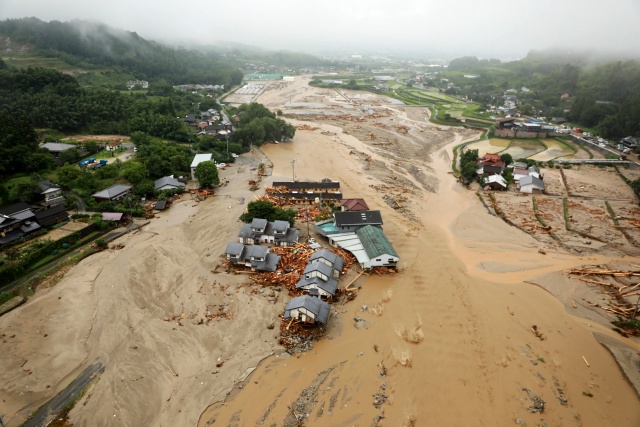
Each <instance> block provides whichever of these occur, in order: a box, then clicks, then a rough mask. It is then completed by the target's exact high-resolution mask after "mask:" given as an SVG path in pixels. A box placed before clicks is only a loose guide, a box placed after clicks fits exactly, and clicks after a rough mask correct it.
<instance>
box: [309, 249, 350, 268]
mask: <svg viewBox="0 0 640 427" xmlns="http://www.w3.org/2000/svg"><path fill="white" fill-rule="evenodd" d="M320 258H324V259H326V260H327V261H329V262H330V263H331V265H332V266H333V269H334V270H338V271H342V267H343V266H344V260H343V259H342V257H340V256H338V255H336V254H334V253H333V252H331V251H330V250H328V249H321V250H319V251H315V252H314V253H312V254H311V256H310V257H309V262H314V261H318V260H319V259H320Z"/></svg>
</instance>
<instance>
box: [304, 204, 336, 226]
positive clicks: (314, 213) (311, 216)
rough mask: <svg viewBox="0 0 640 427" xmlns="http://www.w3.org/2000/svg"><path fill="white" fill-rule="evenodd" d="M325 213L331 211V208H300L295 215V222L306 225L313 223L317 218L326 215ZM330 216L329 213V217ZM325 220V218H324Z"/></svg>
mask: <svg viewBox="0 0 640 427" xmlns="http://www.w3.org/2000/svg"><path fill="white" fill-rule="evenodd" d="M327 211H329V212H330V211H331V208H319V207H316V206H309V207H308V208H300V209H298V213H297V214H296V222H301V223H306V222H307V221H309V222H315V221H316V218H318V217H325V216H326V215H327ZM330 216H331V214H330V213H329V217H330ZM325 219H327V218H325Z"/></svg>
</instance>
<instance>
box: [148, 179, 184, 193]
mask: <svg viewBox="0 0 640 427" xmlns="http://www.w3.org/2000/svg"><path fill="white" fill-rule="evenodd" d="M165 185H171V186H173V187H186V185H185V184H184V183H183V182H180V181H178V180H177V179H175V178H174V177H172V176H163V177H162V178H160V179H156V180H155V181H154V182H153V187H154V188H155V189H156V190H157V189H158V188H161V187H164V186H165Z"/></svg>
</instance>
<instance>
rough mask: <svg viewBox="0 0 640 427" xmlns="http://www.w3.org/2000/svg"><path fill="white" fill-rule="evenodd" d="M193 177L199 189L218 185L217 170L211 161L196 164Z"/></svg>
mask: <svg viewBox="0 0 640 427" xmlns="http://www.w3.org/2000/svg"><path fill="white" fill-rule="evenodd" d="M194 175H195V177H196V179H197V180H198V182H199V183H200V186H201V187H213V186H214V185H218V184H220V178H219V177H218V168H217V167H216V165H215V163H213V162H211V161H207V162H200V163H198V166H196V170H195V172H194Z"/></svg>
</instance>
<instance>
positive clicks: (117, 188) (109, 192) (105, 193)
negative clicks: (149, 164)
mask: <svg viewBox="0 0 640 427" xmlns="http://www.w3.org/2000/svg"><path fill="white" fill-rule="evenodd" d="M129 190H131V186H130V185H122V184H116V185H112V186H111V187H109V188H105V189H104V190H102V191H98V192H97V193H95V194H92V195H91V197H95V198H97V199H113V198H115V197H118V196H120V195H122V194H123V193H126V192H127V191H129Z"/></svg>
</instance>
